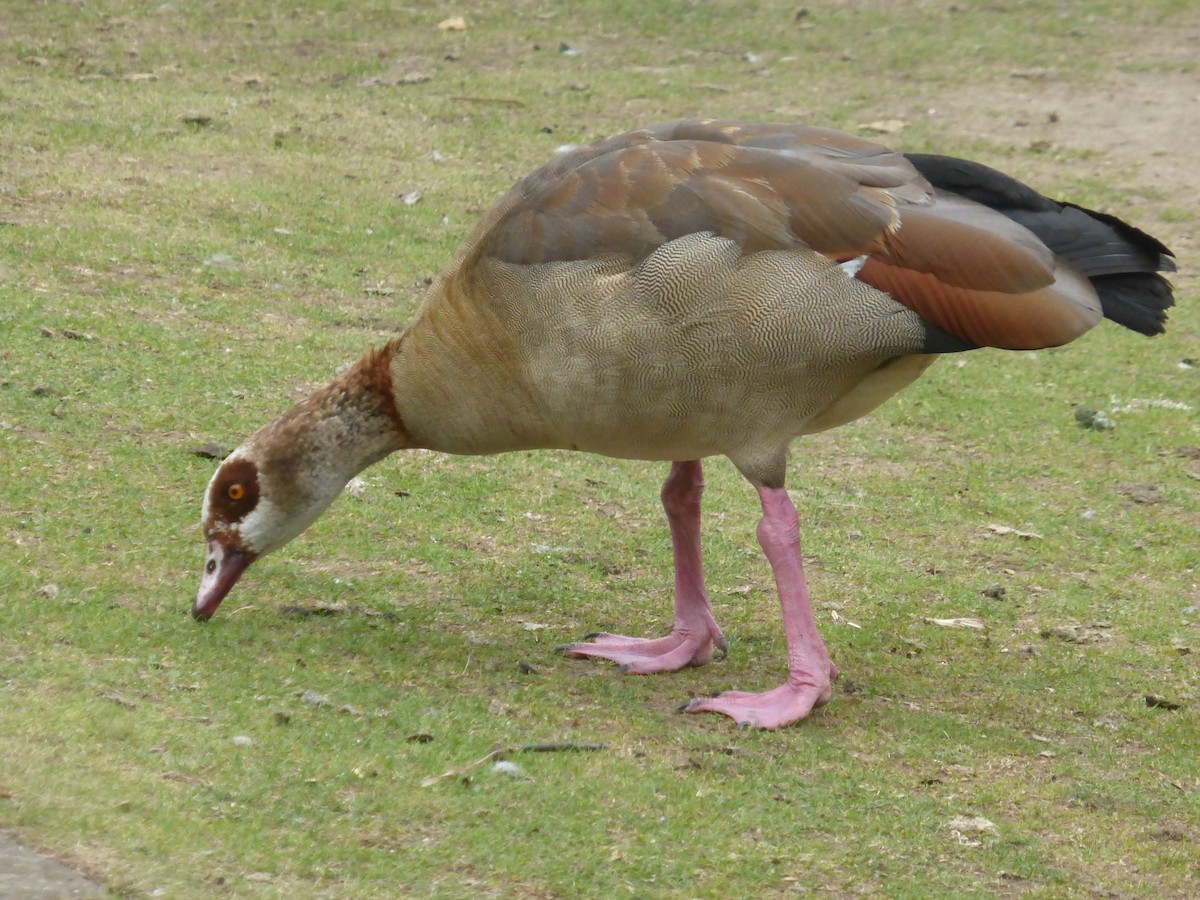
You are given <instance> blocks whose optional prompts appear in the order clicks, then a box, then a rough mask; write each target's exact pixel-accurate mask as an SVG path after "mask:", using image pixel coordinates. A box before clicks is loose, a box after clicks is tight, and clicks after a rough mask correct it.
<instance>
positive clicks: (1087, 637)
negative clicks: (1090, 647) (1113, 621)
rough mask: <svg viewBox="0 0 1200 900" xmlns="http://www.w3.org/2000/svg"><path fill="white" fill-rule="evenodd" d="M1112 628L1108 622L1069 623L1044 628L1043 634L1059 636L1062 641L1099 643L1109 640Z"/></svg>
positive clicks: (1044, 635) (1069, 642)
mask: <svg viewBox="0 0 1200 900" xmlns="http://www.w3.org/2000/svg"><path fill="white" fill-rule="evenodd" d="M1110 628H1112V625H1110V624H1109V623H1107V622H1093V623H1091V624H1089V625H1078V624H1074V623H1069V624H1067V625H1055V626H1054V627H1052V628H1043V629H1042V631H1041V635H1042V637H1044V638H1047V637H1053V638H1058V639H1059V640H1060V641H1066V642H1067V643H1068V644H1098V643H1100V642H1101V641H1105V640H1108V638H1109V634H1108V630H1109V629H1110Z"/></svg>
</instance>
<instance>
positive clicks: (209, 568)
mask: <svg viewBox="0 0 1200 900" xmlns="http://www.w3.org/2000/svg"><path fill="white" fill-rule="evenodd" d="M204 571H205V572H207V573H208V574H209V575H211V574H212V573H213V572H215V571H217V561H216V560H215V559H210V560H209V561H208V562H207V563H206V564H205V566H204Z"/></svg>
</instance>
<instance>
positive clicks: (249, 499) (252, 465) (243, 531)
mask: <svg viewBox="0 0 1200 900" xmlns="http://www.w3.org/2000/svg"><path fill="white" fill-rule="evenodd" d="M254 456H255V454H254V453H253V451H252V450H250V449H248V448H247V447H246V446H242V447H239V448H238V449H237V450H235V451H234V452H233V453H231V454H230V455H229V456H228V457H227V458H226V460H225V461H224V462H223V463H221V465H220V467H219V468H218V469H217V471H216V472H215V473H214V474H213V477H212V480H211V481H210V482H209V485H208V489H207V490H206V491H205V492H204V505H203V509H202V510H201V519H202V523H203V526H204V532H205V537H207V538H209V540H210V543H211V542H212V541H213V540H216V541H217V542H219V543H221V544H223V545H224V546H226V547H228V548H229V549H231V550H241V551H244V552H247V553H251V554H253V555H254V556H255V557H259V556H263V555H264V554H267V553H270V552H272V551H274V550H278V549H279V548H280V547H282V546H283V545H284V544H286V543H287V542H288V541H290V540H291V539H292V538H294V537H296V535H298V534H300V532H302V531H304V529H306V528H308V526H309V525H311V524H312V523H313V522H314V521H316V519H317V518H318V517H319V516H320V515H321V513H323V512H324V511H325V510H326V508H327V507H328V506H329V504H330V503H332V502H333V500H334V498H335V497H337V495H338V494H339V493H340V492H341V489H342V487H343V485H342V484H340V483H336V484H335V483H333V480H330V483H328V484H326V483H324V480H322V479H317V480H316V483H313V482H312V481H309V482H308V483H306V484H305V485H304V486H303V488H301V487H300V486H299V485H291V486H289V485H287V484H283V485H281V484H279V483H278V482H277V481H273V480H272V479H271V478H270V473H269V472H266V471H263V467H260V466H259V465H258V463H257V462H256V460H255V458H254Z"/></svg>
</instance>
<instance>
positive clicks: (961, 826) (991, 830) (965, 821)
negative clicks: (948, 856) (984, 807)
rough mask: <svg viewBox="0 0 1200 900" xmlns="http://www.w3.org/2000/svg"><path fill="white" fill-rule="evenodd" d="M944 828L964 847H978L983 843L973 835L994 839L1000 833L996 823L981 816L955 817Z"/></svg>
mask: <svg viewBox="0 0 1200 900" xmlns="http://www.w3.org/2000/svg"><path fill="white" fill-rule="evenodd" d="M946 828H947V829H949V831H950V833H951V834H952V835H954V837H955V838H957V839H958V842H959V843H960V844H962V845H963V846H964V847H979V846H982V844H983V842H982V841H980V840H976V839H975V837H972V836H973V835H976V836H986V837H995V836H996V835H998V834H999V833H1000V829H999V828H997V827H996V823H995V822H992V821H990V820H989V819H985V818H984V817H983V816H955V817H954V818H953V819H951V820H950V821H949V822H947V823H946Z"/></svg>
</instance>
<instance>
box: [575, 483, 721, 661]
mask: <svg viewBox="0 0 1200 900" xmlns="http://www.w3.org/2000/svg"><path fill="white" fill-rule="evenodd" d="M703 492H704V475H703V473H702V471H701V469H700V461H699V460H690V461H688V462H676V463H672V464H671V474H670V475H669V476H667V480H666V481H665V482H663V487H662V503H663V509H664V510H666V513H667V522H668V524H669V525H670V526H671V546H672V547H673V549H674V551H675V625H674V627H673V628H672V629H671V633H670V634H669V635H667V636H666V637H661V638H653V639H651V638H635V637H625V636H624V635H620V634H596V635H591V636H590V637H592V638H593V640H592V641H591V642H590V643H579V644H565V645H564V646H563V647H562V648H561V649H562V650H563V652H564V653H566V654H567V656H575V657H583V656H594V657H599V658H601V659H609V660H612V661H613V662H615V663H619V664H620V666H621V671H623V672H627V673H629V674H632V675H652V674H654V673H655V672H673V671H675V670H676V669H682V668H683V667H684V666H702V665H704V664H705V663H707V662H709V661H710V660H711V659H712V656H713V645H714V644H715V645H716V646H717V647H719V648H720V649H721V651H722V652H724V651H725V636H724V635H722V634H721V629H720V628H718V627H717V623H716V621H715V620H714V619H713V616H712V609H711V607H710V606H709V605H708V594H707V593H706V592H705V590H704V569H703V566H702V564H701V562H700V495H701V494H702V493H703Z"/></svg>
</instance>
